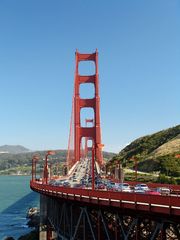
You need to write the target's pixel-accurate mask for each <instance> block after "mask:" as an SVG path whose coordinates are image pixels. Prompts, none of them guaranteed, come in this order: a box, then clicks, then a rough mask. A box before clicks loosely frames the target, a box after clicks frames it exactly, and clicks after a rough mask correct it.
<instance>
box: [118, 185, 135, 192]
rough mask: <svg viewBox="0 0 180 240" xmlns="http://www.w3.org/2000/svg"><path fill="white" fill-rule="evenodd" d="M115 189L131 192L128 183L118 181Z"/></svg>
mask: <svg viewBox="0 0 180 240" xmlns="http://www.w3.org/2000/svg"><path fill="white" fill-rule="evenodd" d="M115 190H116V191H118V192H132V189H131V188H130V185H129V184H128V183H119V184H116V185H115Z"/></svg>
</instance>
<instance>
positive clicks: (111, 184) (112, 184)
mask: <svg viewBox="0 0 180 240" xmlns="http://www.w3.org/2000/svg"><path fill="white" fill-rule="evenodd" d="M106 188H107V190H111V191H113V190H115V182H108V183H107V185H106Z"/></svg>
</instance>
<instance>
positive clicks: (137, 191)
mask: <svg viewBox="0 0 180 240" xmlns="http://www.w3.org/2000/svg"><path fill="white" fill-rule="evenodd" d="M134 193H140V194H144V193H146V191H144V190H143V189H134Z"/></svg>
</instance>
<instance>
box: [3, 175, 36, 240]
mask: <svg viewBox="0 0 180 240" xmlns="http://www.w3.org/2000/svg"><path fill="white" fill-rule="evenodd" d="M29 182H30V176H0V240H3V239H4V238H5V237H6V236H12V237H14V238H15V239H18V237H20V236H22V235H24V234H26V233H28V232H30V231H31V229H30V228H28V227H27V225H26V224H27V221H28V220H27V219H26V213H27V211H28V209H29V208H30V207H34V206H38V205H39V194H37V193H35V192H33V191H31V189H30V187H29Z"/></svg>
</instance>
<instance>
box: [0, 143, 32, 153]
mask: <svg viewBox="0 0 180 240" xmlns="http://www.w3.org/2000/svg"><path fill="white" fill-rule="evenodd" d="M25 152H29V149H27V148H25V147H23V146H21V145H3V146H0V154H1V153H12V154H17V153H25Z"/></svg>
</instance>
